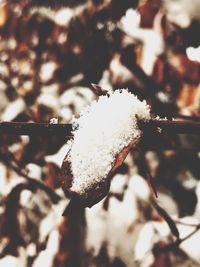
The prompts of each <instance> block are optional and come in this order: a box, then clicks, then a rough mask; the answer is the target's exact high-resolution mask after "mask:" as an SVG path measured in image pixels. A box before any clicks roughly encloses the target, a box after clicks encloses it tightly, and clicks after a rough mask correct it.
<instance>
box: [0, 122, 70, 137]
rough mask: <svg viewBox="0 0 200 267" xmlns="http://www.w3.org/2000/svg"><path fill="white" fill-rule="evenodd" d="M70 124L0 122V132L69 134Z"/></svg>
mask: <svg viewBox="0 0 200 267" xmlns="http://www.w3.org/2000/svg"><path fill="white" fill-rule="evenodd" d="M71 131H72V125H71V124H64V123H56V124H53V123H32V122H8V121H2V122H0V133H4V134H15V135H63V136H69V137H70V136H71Z"/></svg>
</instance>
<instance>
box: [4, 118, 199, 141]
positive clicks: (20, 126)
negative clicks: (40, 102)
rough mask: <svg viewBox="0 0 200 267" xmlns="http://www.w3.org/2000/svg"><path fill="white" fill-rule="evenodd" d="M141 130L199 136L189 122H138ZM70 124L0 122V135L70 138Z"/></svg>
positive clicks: (196, 126) (194, 125)
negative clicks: (156, 130) (61, 136)
mask: <svg viewBox="0 0 200 267" xmlns="http://www.w3.org/2000/svg"><path fill="white" fill-rule="evenodd" d="M139 125H140V127H141V128H142V129H144V130H145V129H148V128H153V127H158V128H160V129H161V130H164V131H165V132H171V133H177V134H186V133H187V134H199V133H200V122H198V121H189V120H172V121H171V120H166V119H151V120H149V121H142V120H141V121H139ZM71 130H72V126H71V124H64V123H57V124H51V123H29V122H8V121H2V122H0V134H13V135H36V134H37V135H47V134H48V135H64V136H66V137H69V138H70V137H71V136H72V134H71Z"/></svg>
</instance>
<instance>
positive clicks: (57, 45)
mask: <svg viewBox="0 0 200 267" xmlns="http://www.w3.org/2000/svg"><path fill="white" fill-rule="evenodd" d="M199 24H200V1H199V0H193V1H188V0H168V1H167V0H163V1H161V0H149V1H148V0H140V1H138V0H123V1H119V0H88V1H87V0H76V1H73V0H57V1H56V0H41V1H39V0H26V1H23V0H20V1H15V0H7V1H6V0H5V1H4V0H0V120H1V121H18V122H20V121H21V122H22V121H23V122H49V121H52V119H53V121H56V120H58V121H59V122H60V123H70V122H71V119H72V118H73V116H77V115H78V114H79V112H80V111H81V110H82V109H83V108H84V107H85V106H87V105H88V104H90V103H91V101H92V100H94V99H97V96H96V94H95V93H94V90H93V88H92V86H91V83H95V84H99V85H100V86H102V88H103V89H105V90H111V91H112V90H115V89H118V88H128V90H129V91H131V92H132V93H134V94H136V95H137V96H138V97H139V98H140V99H146V100H147V102H148V103H149V104H150V105H151V107H152V113H153V114H155V115H159V116H161V117H166V118H168V119H171V118H172V117H175V118H179V119H185V120H193V121H198V120H199V121H200V86H199V77H200V76H199V73H200V67H199V66H200V65H199V62H200V27H199ZM119 108H122V109H123V106H122V107H119ZM110 112H112V110H111V111H110ZM54 118H55V120H54ZM0 135H1V137H0V267H29V266H33V267H41V266H43V265H45V267H54V266H55V267H79V266H80V267H86V266H87V267H150V266H151V267H170V266H176V267H179V266H182V267H186V266H188V267H189V266H192V267H196V266H200V247H199V243H200V232H199V231H198V229H199V224H200V202H199V201H200V181H199V180H200V153H199V152H200V138H199V136H197V135H195V134H194V135H185V134H181V135H175V134H173V133H171V134H170V135H167V134H162V135H161V134H159V133H157V134H156V133H154V134H151V133H148V134H146V135H144V138H143V140H142V142H141V149H142V152H141V151H138V150H132V151H131V153H130V154H129V155H128V157H127V159H126V160H125V162H124V163H123V165H122V166H121V167H120V168H119V169H118V171H117V172H116V173H115V175H114V176H113V179H112V183H111V190H110V193H109V195H108V197H107V198H106V199H103V200H102V201H101V202H100V203H98V204H97V205H95V206H93V207H92V208H91V209H88V208H87V209H85V210H84V211H83V210H77V212H75V213H73V214H69V215H68V216H66V217H63V216H62V213H63V211H64V209H65V207H66V206H67V205H68V202H69V200H68V199H66V198H65V197H64V194H63V192H62V189H61V187H60V181H59V172H60V166H61V163H62V160H63V158H64V156H65V150H66V141H67V136H45V137H44V136H38V135H37V136H35V135H32V136H18V135H16V134H14V133H13V135H5V134H3V133H1V134H0ZM146 167H147V168H148V169H149V171H150V173H151V175H152V177H153V179H154V181H155V185H156V188H157V191H158V200H157V202H158V203H159V205H160V206H161V207H162V208H163V210H162V211H161V212H160V211H159V209H158V208H157V209H155V208H154V207H153V206H152V203H153V195H152V192H151V189H150V188H149V186H148V183H147V181H146V172H145V168H146ZM165 212H167V213H168V214H169V215H170V217H171V219H172V221H170V219H169V217H168V216H167V215H166V216H162V214H163V213H165ZM163 217H164V218H165V219H163ZM175 225H176V227H175ZM174 227H175V228H176V229H175V230H173V229H174ZM177 230H178V234H177ZM190 233H192V235H191V236H188V235H190ZM178 235H180V239H183V238H185V237H188V238H187V239H186V240H185V241H184V242H180V244H176V241H175V240H176V238H177V236H178ZM169 244H171V246H170V245H169ZM167 245H169V247H168V248H167ZM162 247H165V249H164V250H162V249H160V248H162Z"/></svg>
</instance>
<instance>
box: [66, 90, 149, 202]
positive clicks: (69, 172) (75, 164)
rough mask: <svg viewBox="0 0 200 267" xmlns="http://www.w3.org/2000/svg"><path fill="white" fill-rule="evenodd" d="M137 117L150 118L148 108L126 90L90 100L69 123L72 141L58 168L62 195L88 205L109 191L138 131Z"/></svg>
mask: <svg viewBox="0 0 200 267" xmlns="http://www.w3.org/2000/svg"><path fill="white" fill-rule="evenodd" d="M136 115H137V118H139V119H143V120H148V119H150V109H149V106H148V105H147V104H146V102H145V101H140V100H139V99H138V98H137V97H136V96H134V95H133V94H131V93H129V92H128V91H127V90H125V89H122V90H116V91H115V92H113V93H110V94H109V95H106V96H100V97H99V99H98V100H97V101H93V102H92V104H91V106H89V107H87V108H86V109H84V110H83V112H82V113H81V114H80V117H79V118H78V119H75V120H74V122H73V139H72V140H70V141H69V142H68V144H69V145H70V149H69V151H68V154H67V156H66V157H65V160H64V163H63V167H62V178H63V188H64V190H65V192H67V193H70V194H72V195H77V196H78V197H79V199H81V200H82V201H84V203H85V204H86V206H92V205H93V204H95V203H96V202H98V201H99V200H100V199H102V198H103V197H104V196H105V195H106V193H107V192H108V190H109V185H110V177H111V174H112V173H113V171H114V170H115V169H116V168H117V167H118V166H120V165H121V164H122V162H123V160H124V159H125V157H126V156H127V154H128V152H129V150H130V148H131V147H132V146H134V145H136V144H137V143H138V142H139V140H140V138H141V136H142V132H141V130H140V129H139V127H138V125H137V119H136Z"/></svg>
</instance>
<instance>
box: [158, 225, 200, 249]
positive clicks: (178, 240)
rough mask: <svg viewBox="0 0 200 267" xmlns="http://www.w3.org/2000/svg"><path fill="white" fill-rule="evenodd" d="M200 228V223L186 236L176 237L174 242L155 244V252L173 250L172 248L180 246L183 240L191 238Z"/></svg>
mask: <svg viewBox="0 0 200 267" xmlns="http://www.w3.org/2000/svg"><path fill="white" fill-rule="evenodd" d="M199 230H200V225H197V226H196V228H195V229H194V230H193V231H192V232H191V233H189V234H188V235H187V236H185V237H184V238H181V239H176V240H175V241H174V242H172V243H169V244H167V245H165V246H155V248H154V252H155V254H158V253H165V252H169V251H172V250H174V249H176V248H178V247H179V246H180V244H181V243H182V242H184V241H186V240H187V239H189V238H190V237H191V236H193V235H194V234H196V232H198V231H199Z"/></svg>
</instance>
